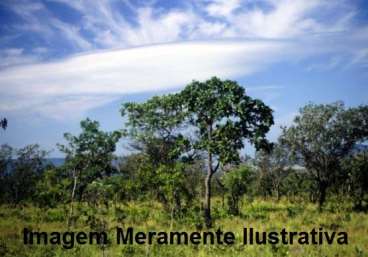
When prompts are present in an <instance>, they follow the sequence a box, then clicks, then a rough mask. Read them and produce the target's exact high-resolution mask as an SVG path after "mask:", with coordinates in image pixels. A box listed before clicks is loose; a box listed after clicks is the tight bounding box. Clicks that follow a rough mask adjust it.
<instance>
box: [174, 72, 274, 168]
mask: <svg viewBox="0 0 368 257" xmlns="http://www.w3.org/2000/svg"><path fill="white" fill-rule="evenodd" d="M180 98H181V99H182V101H183V104H184V106H185V110H186V111H187V113H188V117H189V122H190V124H191V125H192V126H194V127H195V128H196V129H197V131H198V140H197V141H196V143H195V147H196V148H197V149H200V150H203V151H206V152H208V153H211V154H213V155H215V156H218V159H219V161H220V162H221V163H222V164H227V163H231V162H239V153H238V150H239V149H242V148H243V147H244V139H249V140H250V141H251V142H252V143H254V144H255V146H256V148H257V149H261V148H268V144H267V141H266V139H265V136H266V133H267V132H268V131H269V129H270V127H271V126H272V125H273V116H272V110H271V109H270V108H269V107H268V106H267V105H265V104H264V103H263V102H262V101H261V100H258V99H252V98H251V97H249V96H247V95H246V94H245V90H244V88H243V87H241V86H239V85H238V83H237V82H235V81H231V80H224V81H222V80H220V79H218V78H216V77H213V78H211V79H210V80H207V81H204V82H199V81H193V82H192V83H191V84H189V85H187V86H186V87H185V88H184V90H183V91H182V92H180Z"/></svg>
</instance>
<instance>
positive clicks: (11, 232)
mask: <svg viewBox="0 0 368 257" xmlns="http://www.w3.org/2000/svg"><path fill="white" fill-rule="evenodd" d="M213 202H214V204H213V217H214V218H215V225H214V228H213V230H217V229H218V228H221V230H222V231H231V232H233V233H235V235H236V238H237V240H236V243H235V244H234V245H230V246H224V245H203V244H200V245H157V244H152V245H148V244H142V245H137V244H134V245H122V244H120V245H118V244H116V239H115V230H116V227H121V228H127V227H133V228H134V230H136V231H188V232H190V231H196V230H201V227H200V226H199V225H198V224H199V223H200V218H199V217H200V216H199V215H200V214H199V213H198V214H197V210H196V209H195V208H194V209H193V210H188V213H186V215H184V216H183V218H179V219H175V220H174V219H172V218H171V215H170V213H168V212H165V211H164V209H163V208H162V206H161V205H160V204H159V203H157V202H154V201H140V202H138V201H134V202H127V203H125V204H117V205H114V204H113V203H110V204H108V208H106V206H105V205H101V206H98V207H91V206H88V205H87V204H84V203H80V204H79V205H78V206H76V209H75V214H76V216H75V224H74V226H73V228H72V229H71V230H73V231H86V232H87V231H96V230H104V231H107V232H108V233H109V239H110V242H109V244H107V245H106V246H101V245H75V246H74V247H73V248H72V249H63V247H62V246H59V245H57V246H55V245H24V244H23V234H22V231H23V228H25V227H26V228H29V229H32V230H33V231H46V232H52V231H59V232H61V231H65V230H66V229H67V225H66V223H67V222H66V217H67V213H68V211H67V210H68V208H67V206H59V207H57V208H52V209H40V208H37V207H33V206H17V207H13V206H7V205H3V206H1V208H0V218H1V220H0V256H3V257H10V256H14V257H15V256H17V257H23V256H24V257H27V256H32V257H33V256H34V257H35V256H40V257H41V256H42V257H54V256H55V257H56V256H65V257H67V256H68V257H69V256H70V257H71V256H81V257H97V256H111V257H112V256H160V257H164V256H168V257H169V256H170V257H171V256H175V257H181V256H183V257H184V256H188V257H192V256H203V257H205V256H229V257H237V256H247V257H261V256H265V257H267V256H305V257H307V256H310V257H314V256H316V257H319V256H334V257H337V256H340V257H364V256H368V214H367V213H364V212H353V211H351V205H350V204H349V202H338V201H333V200H332V201H329V202H328V204H327V205H326V207H325V209H324V210H323V212H322V213H320V212H319V211H318V209H317V207H316V205H314V204H311V203H308V202H304V201H303V200H294V201H289V200H286V199H281V200H280V201H274V200H273V199H260V198H258V199H254V200H243V201H242V205H241V215H240V216H229V215H228V214H227V212H226V210H225V209H224V208H223V207H222V203H221V199H219V198H214V201H213ZM243 227H253V228H255V229H257V230H258V231H280V230H281V229H283V228H285V229H287V230H288V231H306V232H309V231H310V230H311V229H313V228H317V229H319V228H323V230H324V231H331V232H332V231H345V232H347V233H348V236H349V238H348V240H349V241H348V244H347V245H339V244H337V243H336V242H335V243H333V244H331V245H328V244H322V245H299V244H292V245H283V244H277V245H270V244H267V245H244V244H243V242H242V240H241V239H242V230H243Z"/></svg>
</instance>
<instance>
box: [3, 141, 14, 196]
mask: <svg viewBox="0 0 368 257" xmlns="http://www.w3.org/2000/svg"><path fill="white" fill-rule="evenodd" d="M12 157H13V148H12V147H10V146H9V145H7V144H3V145H1V146H0V196H1V198H0V201H2V202H4V201H5V200H6V195H7V193H9V192H7V186H8V183H7V182H8V181H7V178H8V176H9V170H10V169H11V164H12Z"/></svg>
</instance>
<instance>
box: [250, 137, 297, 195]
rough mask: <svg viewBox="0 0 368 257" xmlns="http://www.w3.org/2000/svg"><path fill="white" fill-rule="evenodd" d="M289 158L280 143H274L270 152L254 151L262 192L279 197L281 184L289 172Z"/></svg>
mask: <svg viewBox="0 0 368 257" xmlns="http://www.w3.org/2000/svg"><path fill="white" fill-rule="evenodd" d="M289 160H290V158H289V153H288V150H287V149H286V148H285V147H284V146H283V145H281V144H274V146H273V149H272V151H271V152H267V151H264V150H261V151H258V152H257V153H256V166H257V168H258V169H259V174H260V179H261V185H262V188H261V190H262V191H263V192H269V193H271V194H273V195H274V196H275V197H276V198H277V199H279V198H280V196H281V189H282V184H283V182H284V179H285V178H286V177H287V176H288V174H289V173H290V168H291V162H290V161H289Z"/></svg>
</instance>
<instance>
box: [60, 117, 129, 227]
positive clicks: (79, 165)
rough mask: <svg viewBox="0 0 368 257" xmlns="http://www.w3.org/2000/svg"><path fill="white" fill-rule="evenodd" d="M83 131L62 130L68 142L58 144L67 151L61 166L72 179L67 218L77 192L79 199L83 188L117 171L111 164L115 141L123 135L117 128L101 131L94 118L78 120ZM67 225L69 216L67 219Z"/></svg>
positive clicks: (62, 149) (63, 150) (71, 212)
mask: <svg viewBox="0 0 368 257" xmlns="http://www.w3.org/2000/svg"><path fill="white" fill-rule="evenodd" d="M81 128H82V132H81V133H80V134H79V135H78V136H73V135H71V134H70V133H65V134H64V137H65V139H66V140H67V141H68V145H60V144H59V145H58V147H59V149H60V151H62V152H63V153H65V154H66V161H65V164H64V167H63V168H64V169H66V170H68V171H69V172H70V175H71V178H72V180H73V182H72V189H71V191H72V192H71V201H70V217H72V215H73V202H74V199H75V196H76V195H78V196H79V199H82V197H83V192H84V190H85V189H86V187H87V186H88V185H89V184H90V183H92V182H93V181H95V180H96V179H102V178H103V177H104V176H109V175H111V174H113V173H114V172H116V168H115V167H114V165H113V159H114V155H113V153H114V151H115V149H116V143H117V142H118V141H119V139H120V138H121V136H122V134H121V132H119V131H114V132H104V131H101V130H100V129H99V123H98V122H97V121H91V120H90V119H86V120H83V121H81ZM68 224H69V225H70V219H69V221H68Z"/></svg>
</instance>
